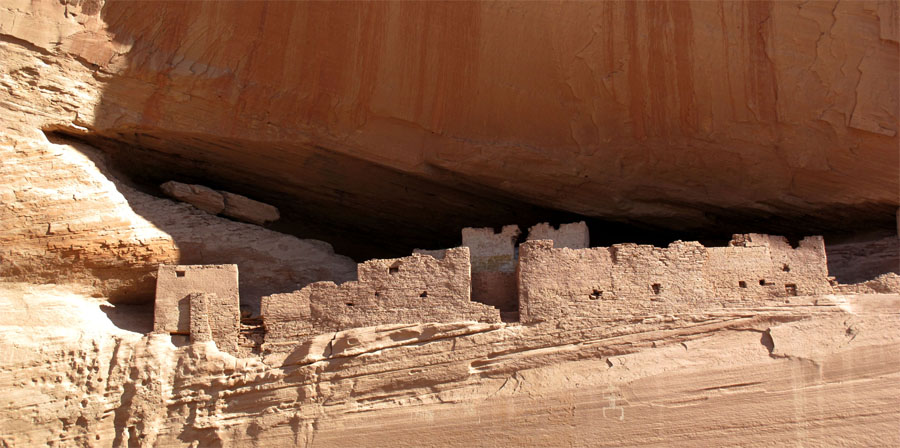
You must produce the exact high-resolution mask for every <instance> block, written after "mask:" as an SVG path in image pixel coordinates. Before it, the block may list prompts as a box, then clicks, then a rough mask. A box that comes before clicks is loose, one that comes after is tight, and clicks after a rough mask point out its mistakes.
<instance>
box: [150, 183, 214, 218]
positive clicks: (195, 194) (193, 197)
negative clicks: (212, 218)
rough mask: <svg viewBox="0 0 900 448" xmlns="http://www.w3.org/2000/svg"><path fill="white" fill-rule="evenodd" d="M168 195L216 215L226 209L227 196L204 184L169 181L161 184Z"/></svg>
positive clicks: (161, 187)
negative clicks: (224, 196)
mask: <svg viewBox="0 0 900 448" xmlns="http://www.w3.org/2000/svg"><path fill="white" fill-rule="evenodd" d="M159 188H160V189H162V191H163V193H165V194H166V195H167V196H170V197H173V198H175V199H178V200H179V201H182V202H187V203H188V204H191V205H193V206H194V207H197V208H199V209H200V210H203V211H204V212H209V213H212V214H214V215H218V214H219V213H222V210H225V198H223V197H222V195H221V194H220V193H219V192H218V191H216V190H213V189H212V188H208V187H204V186H203V185H188V184H183V183H181V182H175V181H171V180H170V181H168V182H166V183H164V184H162V185H160V186H159Z"/></svg>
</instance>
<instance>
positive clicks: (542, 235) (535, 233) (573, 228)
mask: <svg viewBox="0 0 900 448" xmlns="http://www.w3.org/2000/svg"><path fill="white" fill-rule="evenodd" d="M533 240H553V247H556V248H563V247H567V248H569V249H584V248H587V247H591V239H590V234H589V233H588V226H587V224H586V223H585V222H584V221H579V222H573V223H570V224H561V225H560V226H559V228H554V227H553V226H551V225H550V224H549V223H546V222H542V223H540V224H535V225H533V226H531V228H529V229H528V237H527V241H533Z"/></svg>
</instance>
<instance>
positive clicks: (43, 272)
mask: <svg viewBox="0 0 900 448" xmlns="http://www.w3.org/2000/svg"><path fill="white" fill-rule="evenodd" d="M6 138H7V142H6V143H4V142H0V159H2V160H3V164H2V165H0V179H2V182H0V198H2V203H0V276H2V277H3V279H4V280H7V281H9V280H18V281H33V282H36V283H45V282H79V283H82V284H86V285H91V286H92V287H93V288H94V290H95V292H96V293H97V294H100V295H102V296H104V297H110V298H111V299H112V300H115V301H120V302H121V301H151V300H152V298H153V288H154V286H153V285H154V283H155V280H154V279H155V273H156V269H157V266H158V265H159V264H160V263H164V264H227V263H234V264H237V265H238V266H239V268H240V272H241V279H242V281H241V297H242V298H243V299H244V300H245V301H246V302H247V303H249V304H252V306H254V307H255V308H256V309H258V306H259V298H260V297H262V296H263V295H265V294H271V293H274V292H290V291H293V290H295V289H299V288H300V287H302V286H304V285H306V284H308V283H312V282H315V281H324V280H331V281H337V282H342V281H347V280H352V279H355V278H356V273H355V270H356V263H354V262H353V260H351V259H349V258H347V257H344V256H340V255H336V254H335V253H334V251H333V250H332V248H331V246H330V245H329V244H327V243H324V242H322V241H316V240H306V239H303V240H301V239H297V238H295V237H293V236H289V235H285V234H282V233H278V232H273V231H270V230H266V229H264V228H261V227H259V226H256V225H251V224H244V223H239V222H234V221H231V220H228V219H224V218H220V217H217V216H213V215H210V214H208V213H206V212H202V211H200V210H197V209H196V208H194V207H193V206H191V205H188V204H184V203H176V202H173V201H170V200H165V199H159V198H156V197H153V196H150V195H147V194H144V193H141V192H139V191H137V190H135V189H134V188H132V187H129V186H128V185H126V184H124V183H122V182H120V181H119V180H118V179H116V178H115V177H114V175H113V174H112V173H111V172H110V171H109V170H108V169H107V168H106V166H105V164H104V162H103V156H102V154H101V153H99V152H97V151H96V150H94V149H92V148H90V147H88V146H86V145H75V146H73V145H68V144H63V145H56V144H52V143H50V142H48V141H47V140H46V139H43V137H42V136H37V137H35V138H33V139H29V138H24V137H18V136H13V135H12V134H7V135H6Z"/></svg>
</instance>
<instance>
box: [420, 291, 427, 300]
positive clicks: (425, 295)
mask: <svg viewBox="0 0 900 448" xmlns="http://www.w3.org/2000/svg"><path fill="white" fill-rule="evenodd" d="M419 297H421V298H423V299H424V298H426V297H428V291H422V294H419Z"/></svg>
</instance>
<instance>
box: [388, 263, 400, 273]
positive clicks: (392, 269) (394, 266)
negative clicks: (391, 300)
mask: <svg viewBox="0 0 900 448" xmlns="http://www.w3.org/2000/svg"><path fill="white" fill-rule="evenodd" d="M388 272H390V273H391V275H394V274H396V273H398V272H400V262H399V261H398V262H396V263H394V264H392V265H391V267H390V268H388Z"/></svg>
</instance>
